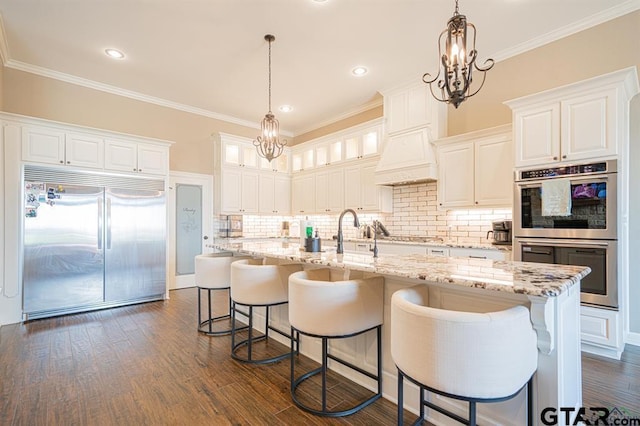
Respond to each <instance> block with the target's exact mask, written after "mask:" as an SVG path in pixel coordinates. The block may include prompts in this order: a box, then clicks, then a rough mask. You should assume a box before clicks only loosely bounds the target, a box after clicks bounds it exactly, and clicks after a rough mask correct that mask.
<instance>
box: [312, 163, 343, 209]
mask: <svg viewBox="0 0 640 426" xmlns="http://www.w3.org/2000/svg"><path fill="white" fill-rule="evenodd" d="M315 179H316V182H315V188H316V195H315V196H316V201H315V208H316V212H317V213H319V214H337V213H340V212H341V211H342V210H343V209H344V172H343V169H342V168H341V167H332V168H326V169H321V170H318V171H316V172H315Z"/></svg>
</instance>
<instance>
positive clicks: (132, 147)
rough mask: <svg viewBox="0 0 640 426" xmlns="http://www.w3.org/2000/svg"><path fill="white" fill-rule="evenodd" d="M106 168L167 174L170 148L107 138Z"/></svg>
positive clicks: (105, 150) (105, 146) (105, 147)
mask: <svg viewBox="0 0 640 426" xmlns="http://www.w3.org/2000/svg"><path fill="white" fill-rule="evenodd" d="M104 153H105V161H104V168H105V169H106V170H116V171H123V172H130V173H132V172H133V173H145V174H154V175H166V174H167V172H168V171H169V149H168V148H167V147H165V146H160V145H153V144H145V143H136V142H133V141H125V140H117V139H106V140H105V144H104Z"/></svg>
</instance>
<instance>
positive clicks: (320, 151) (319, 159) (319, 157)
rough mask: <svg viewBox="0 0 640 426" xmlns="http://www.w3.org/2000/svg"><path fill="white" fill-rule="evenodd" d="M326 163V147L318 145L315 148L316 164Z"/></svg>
mask: <svg viewBox="0 0 640 426" xmlns="http://www.w3.org/2000/svg"><path fill="white" fill-rule="evenodd" d="M327 163H328V159H327V147H326V146H320V147H318V148H316V165H318V166H324V165H325V164H327Z"/></svg>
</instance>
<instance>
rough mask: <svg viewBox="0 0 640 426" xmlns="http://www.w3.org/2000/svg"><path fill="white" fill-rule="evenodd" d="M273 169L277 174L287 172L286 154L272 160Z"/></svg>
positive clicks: (287, 156)
mask: <svg viewBox="0 0 640 426" xmlns="http://www.w3.org/2000/svg"><path fill="white" fill-rule="evenodd" d="M273 163H274V166H275V167H274V168H275V169H276V170H277V171H279V172H287V171H289V167H288V165H289V164H288V163H289V155H288V154H287V153H286V152H283V153H282V154H280V156H279V157H278V158H276V159H274V160H273Z"/></svg>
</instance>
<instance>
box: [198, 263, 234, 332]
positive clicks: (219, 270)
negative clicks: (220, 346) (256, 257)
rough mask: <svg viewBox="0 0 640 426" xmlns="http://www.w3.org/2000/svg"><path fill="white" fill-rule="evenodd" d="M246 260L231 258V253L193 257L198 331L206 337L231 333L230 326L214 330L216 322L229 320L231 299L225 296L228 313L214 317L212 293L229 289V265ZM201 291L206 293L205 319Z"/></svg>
mask: <svg viewBox="0 0 640 426" xmlns="http://www.w3.org/2000/svg"><path fill="white" fill-rule="evenodd" d="M241 259H246V257H244V256H240V257H238V256H236V257H233V256H232V254H231V253H212V254H199V255H197V256H196V257H195V283H196V286H197V288H198V331H199V332H201V333H204V334H206V335H208V336H222V335H226V334H229V333H231V326H229V328H227V329H223V330H214V329H213V325H214V322H216V321H221V320H224V319H230V318H231V297H229V296H227V299H228V301H229V302H228V303H229V313H228V314H224V315H218V316H214V313H213V308H212V304H213V292H215V291H226V290H229V288H230V284H229V283H230V282H231V279H230V271H231V263H232V262H234V261H236V260H241ZM203 291H206V293H207V308H208V310H207V312H208V316H207V318H205V319H203V318H202V300H201V299H202V297H201V294H202V292H203Z"/></svg>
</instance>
